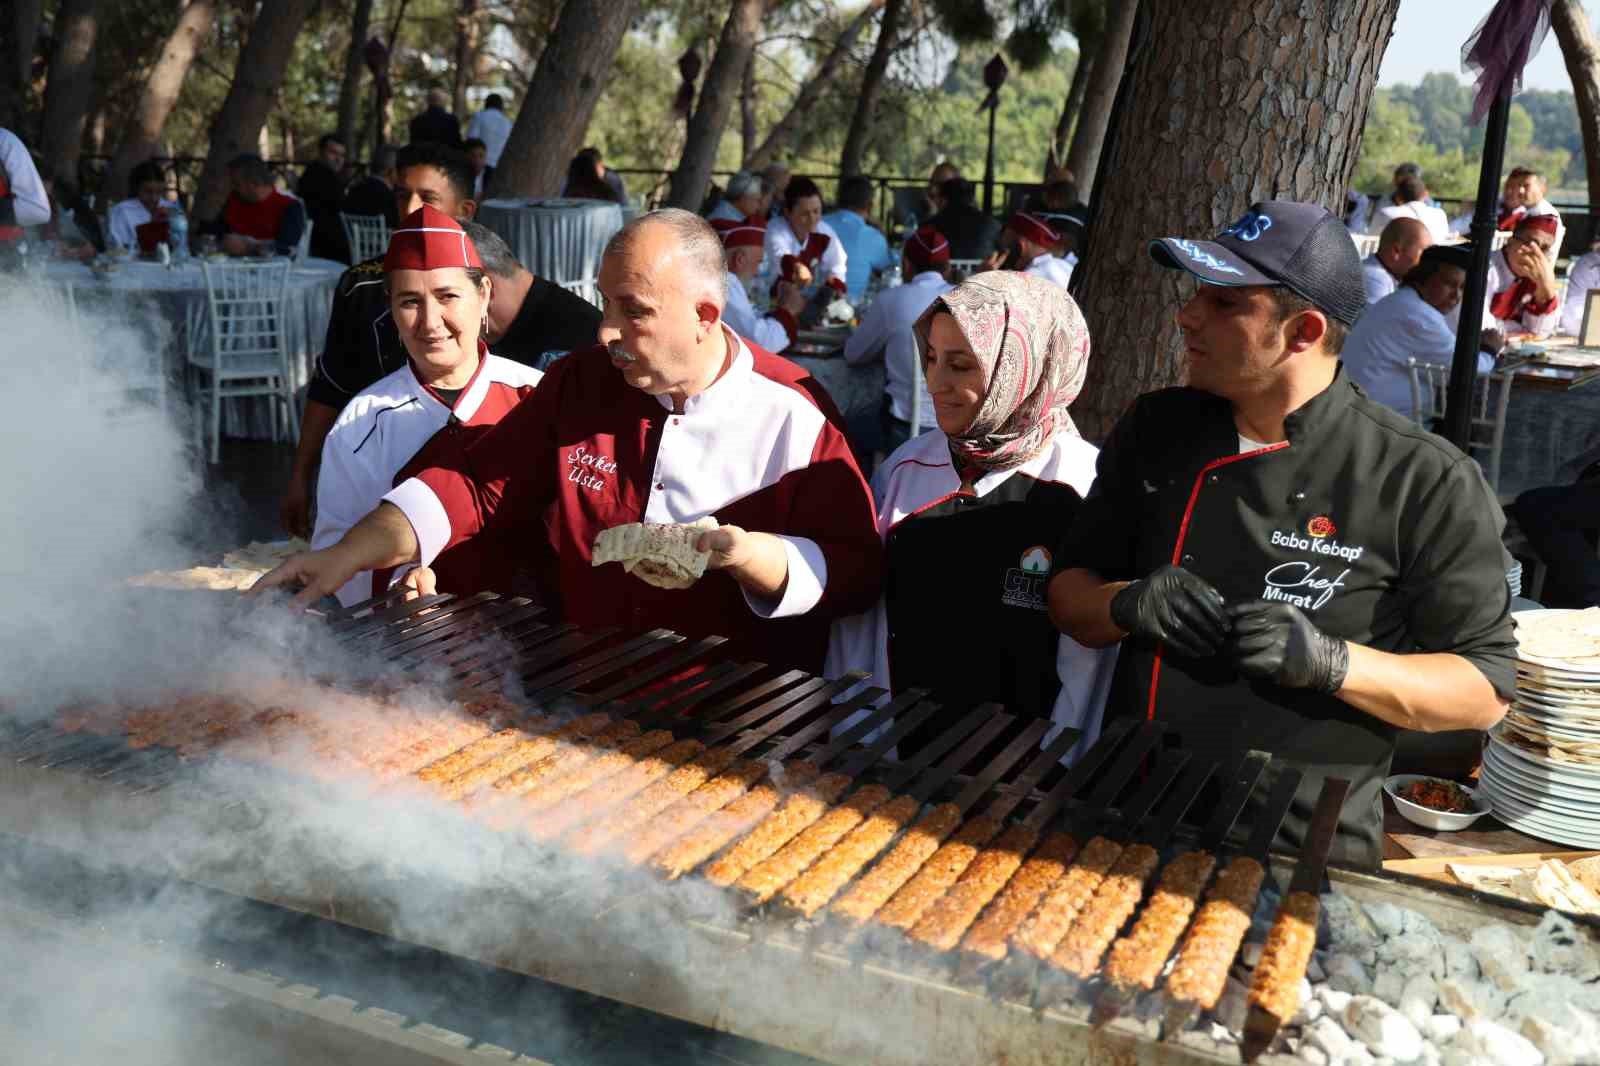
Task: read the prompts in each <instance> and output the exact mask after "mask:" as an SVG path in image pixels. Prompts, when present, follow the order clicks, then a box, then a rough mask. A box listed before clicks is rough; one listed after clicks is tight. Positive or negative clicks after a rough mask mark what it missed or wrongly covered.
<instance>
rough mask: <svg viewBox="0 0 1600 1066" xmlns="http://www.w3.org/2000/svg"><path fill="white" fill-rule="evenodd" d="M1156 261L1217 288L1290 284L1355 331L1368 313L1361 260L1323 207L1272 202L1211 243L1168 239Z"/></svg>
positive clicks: (1155, 246)
mask: <svg viewBox="0 0 1600 1066" xmlns="http://www.w3.org/2000/svg"><path fill="white" fill-rule="evenodd" d="M1150 257H1151V258H1152V259H1154V260H1155V261H1156V262H1157V263H1160V264H1161V265H1162V266H1164V267H1169V268H1172V269H1176V270H1187V271H1188V272H1189V273H1191V274H1193V275H1194V276H1195V277H1197V278H1199V279H1200V280H1201V281H1204V282H1208V283H1210V284H1212V285H1282V286H1283V287H1284V288H1286V289H1289V290H1290V291H1291V292H1294V293H1296V294H1297V295H1299V296H1302V297H1304V298H1305V299H1307V300H1309V301H1311V304H1312V306H1314V307H1315V308H1317V310H1319V311H1321V312H1323V313H1324V314H1326V315H1329V316H1331V317H1333V318H1335V319H1337V320H1338V321H1340V322H1343V323H1344V324H1345V325H1347V326H1351V325H1354V324H1355V321H1356V319H1358V318H1360V317H1361V312H1362V311H1364V310H1366V307H1367V296H1366V290H1365V289H1364V288H1363V286H1362V284H1361V257H1360V256H1358V255H1357V254H1356V245H1355V242H1354V241H1353V240H1351V239H1350V231H1349V230H1347V229H1346V228H1345V225H1344V223H1343V222H1341V221H1339V219H1338V218H1336V217H1335V216H1334V215H1332V214H1330V213H1329V212H1328V210H1327V209H1326V208H1324V207H1322V206H1321V205H1319V204H1302V203H1296V202H1295V201H1293V200H1265V201H1262V202H1261V203H1257V204H1251V205H1250V210H1249V211H1247V212H1246V213H1245V214H1244V216H1243V217H1242V218H1240V219H1239V220H1238V221H1237V222H1235V223H1233V224H1232V225H1231V226H1228V227H1227V228H1226V229H1224V230H1223V231H1222V232H1221V233H1219V234H1217V235H1216V236H1215V237H1213V238H1212V239H1211V240H1209V241H1197V240H1190V239H1188V238H1186V237H1162V238H1159V239H1157V240H1153V241H1151V242H1150Z"/></svg>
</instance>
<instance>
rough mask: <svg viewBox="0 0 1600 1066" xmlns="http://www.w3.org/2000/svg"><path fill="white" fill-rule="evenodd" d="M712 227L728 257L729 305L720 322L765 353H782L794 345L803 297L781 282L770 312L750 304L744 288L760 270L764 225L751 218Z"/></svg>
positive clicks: (719, 222) (723, 221)
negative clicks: (759, 347)
mask: <svg viewBox="0 0 1600 1066" xmlns="http://www.w3.org/2000/svg"><path fill="white" fill-rule="evenodd" d="M711 225H712V227H713V228H714V229H716V231H717V232H718V233H720V234H722V247H723V248H725V249H726V250H727V255H728V303H727V306H726V307H724V308H723V309H722V317H723V320H724V321H726V322H727V323H728V328H729V329H731V330H733V331H734V332H735V333H737V334H738V335H739V336H741V337H746V338H748V339H750V340H753V341H755V342H756V343H757V344H759V345H760V346H761V347H763V348H765V349H766V350H767V351H769V352H781V351H783V350H784V349H785V348H787V347H789V345H791V344H793V343H794V338H795V334H796V333H797V332H798V331H799V329H800V318H799V315H800V312H801V311H804V310H805V306H806V296H805V293H804V292H802V291H800V289H799V287H797V286H795V285H791V284H789V283H788V282H787V281H780V282H779V283H778V304H777V306H776V307H774V308H773V309H772V310H770V311H767V312H766V313H764V314H763V313H762V312H759V311H757V310H756V309H755V306H754V305H753V304H752V303H751V302H750V290H749V289H748V288H747V286H748V285H749V284H750V282H751V281H753V280H754V279H755V276H756V272H757V271H759V270H760V269H761V255H762V248H763V247H764V246H765V242H766V237H767V227H766V224H765V222H764V221H762V220H760V219H758V218H756V217H755V216H751V217H749V218H745V219H741V220H739V221H732V220H728V219H713V220H711Z"/></svg>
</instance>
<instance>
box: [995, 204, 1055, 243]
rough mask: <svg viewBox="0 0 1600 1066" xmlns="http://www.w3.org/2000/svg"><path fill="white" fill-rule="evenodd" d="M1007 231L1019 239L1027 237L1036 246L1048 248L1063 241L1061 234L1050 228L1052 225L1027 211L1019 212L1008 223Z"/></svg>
mask: <svg viewBox="0 0 1600 1066" xmlns="http://www.w3.org/2000/svg"><path fill="white" fill-rule="evenodd" d="M1006 229H1008V230H1010V231H1011V232H1012V233H1015V234H1016V235H1017V236H1019V237H1026V238H1028V240H1030V241H1032V242H1033V243H1034V244H1042V245H1044V246H1045V247H1046V248H1048V247H1050V246H1051V245H1053V244H1057V243H1059V242H1060V241H1061V234H1059V233H1057V232H1056V231H1055V230H1053V229H1051V228H1050V224H1049V223H1048V222H1046V221H1045V220H1044V219H1042V218H1040V217H1039V216H1038V215H1030V214H1028V213H1027V212H1026V211H1018V212H1017V213H1016V214H1014V215H1012V216H1011V220H1010V221H1009V222H1007V223H1006Z"/></svg>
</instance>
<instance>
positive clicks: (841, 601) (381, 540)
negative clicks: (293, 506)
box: [260, 209, 882, 670]
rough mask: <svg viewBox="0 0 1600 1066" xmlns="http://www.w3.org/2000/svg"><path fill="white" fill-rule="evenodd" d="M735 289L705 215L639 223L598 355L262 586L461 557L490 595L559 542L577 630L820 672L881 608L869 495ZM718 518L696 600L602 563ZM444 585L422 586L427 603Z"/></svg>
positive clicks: (330, 580) (616, 255)
mask: <svg viewBox="0 0 1600 1066" xmlns="http://www.w3.org/2000/svg"><path fill="white" fill-rule="evenodd" d="M726 278H727V270H726V266H725V263H724V259H723V249H722V242H721V241H720V240H718V239H717V234H716V231H715V230H713V229H712V228H711V226H710V225H709V224H707V223H706V221H705V220H704V219H702V218H700V217H699V216H698V215H695V214H693V213H691V212H688V211H681V210H676V209H667V210H662V211H655V212H651V213H650V214H647V215H643V216H641V217H639V218H636V219H634V220H632V221H630V222H628V223H627V224H626V225H624V226H623V227H622V229H621V230H619V231H618V232H617V233H616V234H615V235H614V236H613V237H612V238H611V240H610V242H609V243H608V244H607V246H606V252H605V255H604V257H603V259H602V262H601V267H600V291H601V292H602V293H603V294H604V296H605V301H606V317H605V322H604V325H603V326H602V328H601V331H600V340H601V343H600V344H599V345H596V346H595V347H593V348H590V349H588V350H586V351H583V352H574V353H573V354H571V355H569V356H568V357H567V358H565V359H561V360H558V361H557V362H556V363H554V364H553V365H552V366H551V367H550V369H549V371H548V372H547V373H546V374H545V377H544V379H543V381H541V382H540V384H539V387H538V388H537V389H536V390H535V391H534V393H533V395H532V396H531V397H529V399H528V400H527V402H525V403H522V404H520V405H518V407H517V408H516V409H515V410H513V411H512V412H511V413H510V414H509V415H507V416H506V417H505V418H504V419H503V420H502V421H501V422H500V424H499V425H497V426H495V427H494V428H493V429H492V430H490V431H489V432H488V433H487V434H485V435H484V436H483V437H482V438H480V439H479V440H477V441H476V442H475V443H474V444H473V445H472V446H471V447H470V448H468V449H467V450H466V452H465V454H464V455H463V456H461V457H460V458H459V460H458V461H454V462H452V463H451V464H450V465H446V466H440V467H434V468H432V469H428V470H425V471H423V472H422V473H421V474H419V475H418V476H417V477H415V478H412V479H411V480H409V481H406V482H405V483H403V484H401V485H400V486H399V487H398V488H396V489H395V490H394V491H392V492H390V493H389V494H388V495H387V496H386V497H385V498H384V503H383V504H381V505H380V506H379V507H378V508H377V509H376V510H375V511H373V512H372V514H370V515H368V516H367V517H366V518H363V519H362V520H361V521H360V522H358V523H357V524H356V525H355V526H354V527H353V528H352V529H351V530H350V531H349V532H348V533H346V534H345V535H344V537H343V538H342V539H341V540H340V541H339V542H338V543H337V544H335V545H333V546H332V547H329V548H324V549H322V550H321V551H316V552H311V553H308V554H303V555H297V556H295V557H294V558H292V559H290V560H289V561H287V562H286V563H284V565H282V566H280V567H278V568H277V569H276V570H274V571H273V572H272V573H270V574H268V575H267V576H266V577H264V578H262V580H261V582H260V585H261V586H262V587H271V586H274V585H285V584H291V583H299V584H301V585H303V586H304V587H303V589H302V591H301V593H300V595H299V597H298V602H301V603H310V602H313V601H315V600H316V599H318V598H319V597H321V596H324V595H327V594H329V593H331V592H333V591H334V590H336V589H338V588H340V587H342V586H343V585H344V584H345V582H347V581H349V580H350V579H351V578H352V577H354V576H355V575H356V574H357V573H359V572H360V571H362V570H374V569H378V568H380V567H385V566H401V565H404V564H406V563H421V564H422V566H423V567H424V568H426V567H428V566H429V565H430V564H432V562H433V561H434V560H435V559H436V558H438V556H439V554H440V553H441V552H443V551H446V550H449V549H460V550H464V551H465V552H466V553H467V554H468V555H469V556H471V557H473V558H472V560H471V561H472V562H474V563H476V564H477V566H478V567H479V569H478V573H477V580H478V582H479V584H477V586H476V587H478V588H493V587H504V582H503V580H502V577H503V575H502V573H501V571H503V570H505V569H506V568H508V567H511V566H514V565H515V564H516V563H517V561H518V556H519V555H520V554H522V553H523V552H524V551H525V549H524V548H523V547H519V546H520V545H527V544H530V543H536V542H538V541H540V540H545V542H546V543H553V546H554V547H555V549H556V552H557V555H558V557H559V559H560V589H561V600H562V603H563V606H564V610H565V618H564V620H565V621H566V622H569V623H573V624H576V625H580V626H589V627H595V626H621V627H625V628H627V629H628V630H631V631H638V630H645V629H650V628H652V627H654V626H667V627H670V628H672V629H673V630H676V631H677V632H679V633H682V634H684V635H686V636H689V637H700V636H705V635H708V634H713V633H717V634H724V635H728V636H732V637H734V638H735V644H736V650H737V653H738V654H740V655H745V654H751V655H755V656H756V657H757V658H758V659H760V660H761V661H763V662H767V663H771V664H774V665H780V664H781V665H784V666H796V667H800V668H802V669H811V670H815V669H818V668H820V667H821V665H822V657H823V653H824V651H825V649H826V645H827V634H828V625H829V623H831V621H832V620H833V619H834V618H835V617H837V616H839V615H843V614H854V613H857V612H860V611H862V610H864V609H866V608H867V607H868V606H869V605H870V604H871V603H872V600H873V598H874V597H875V596H876V595H877V591H878V582H879V576H880V569H879V562H880V559H881V555H882V551H881V545H880V543H879V540H878V535H877V531H876V529H875V527H874V522H873V509H872V497H871V494H870V492H869V491H868V490H867V486H866V483H865V482H864V481H863V480H862V479H861V473H860V471H859V470H858V469H857V468H856V465H855V461H854V460H853V459H852V458H851V457H850V449H849V446H848V445H847V444H846V443H845V439H844V434H843V433H842V432H841V431H840V430H839V428H838V427H837V426H836V425H834V424H833V423H832V422H831V421H829V419H828V416H827V415H826V414H825V413H824V410H823V408H821V407H819V406H818V404H817V401H816V400H815V399H814V398H813V395H812V392H811V391H810V389H811V385H812V384H813V383H812V382H811V381H810V378H809V376H808V375H807V374H806V373H805V372H804V371H802V370H801V369H800V368H798V367H796V366H795V365H794V364H792V363H790V362H788V361H787V360H784V359H780V358H778V357H776V356H773V355H771V354H769V353H768V352H766V351H764V350H762V349H759V348H753V347H752V346H751V345H750V344H749V343H747V342H745V341H743V340H741V339H740V338H739V337H738V336H737V335H735V334H734V333H733V332H732V331H731V330H729V329H728V328H727V326H726V325H725V324H724V323H723V321H722V309H723V306H724V300H725V292H724V286H725V281H726ZM819 501H823V502H822V503H820V504H819ZM710 516H715V520H716V521H717V522H719V523H721V525H720V526H719V527H718V528H716V529H714V530H709V531H707V532H705V533H703V534H701V535H700V537H699V538H698V540H697V541H696V546H697V547H698V549H699V550H700V551H703V552H708V553H709V554H710V561H709V568H708V570H707V573H706V574H705V576H704V577H702V578H701V579H700V580H699V581H697V582H696V583H695V584H694V585H693V586H691V587H690V588H687V589H661V588H656V587H654V586H652V585H649V584H646V583H645V582H643V581H641V580H639V579H638V578H636V577H634V576H632V575H630V574H628V573H627V572H625V571H624V570H623V568H622V567H621V566H618V565H610V564H608V565H605V566H599V567H596V566H591V565H590V557H591V554H592V552H593V548H594V542H595V538H596V536H598V535H599V533H600V532H601V531H602V530H605V529H609V528H611V527H613V526H617V525H621V524H624V523H628V522H637V521H640V520H641V519H643V520H644V521H648V522H667V523H688V522H694V521H696V520H698V519H700V518H705V517H710ZM546 538H549V539H546ZM431 577H432V575H431V574H430V573H423V572H419V573H417V574H415V575H413V576H411V577H409V578H408V581H410V582H412V583H413V587H415V588H418V589H422V590H425V589H427V588H429V587H430V585H431ZM451 591H460V592H464V591H469V588H468V586H465V585H463V586H461V587H458V588H454V589H451Z"/></svg>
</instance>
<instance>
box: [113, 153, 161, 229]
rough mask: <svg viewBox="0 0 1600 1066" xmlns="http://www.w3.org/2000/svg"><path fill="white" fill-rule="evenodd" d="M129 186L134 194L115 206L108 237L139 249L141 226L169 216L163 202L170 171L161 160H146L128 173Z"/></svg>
mask: <svg viewBox="0 0 1600 1066" xmlns="http://www.w3.org/2000/svg"><path fill="white" fill-rule="evenodd" d="M128 186H129V188H131V189H132V190H133V195H132V196H130V197H129V198H128V199H126V200H123V201H121V202H120V203H117V204H114V205H113V206H112V208H111V217H110V227H109V228H110V233H109V234H107V239H108V240H110V242H111V243H112V244H113V245H115V246H117V247H119V248H127V249H129V250H130V251H135V252H136V251H138V250H139V227H140V226H143V225H145V224H146V223H148V222H159V221H161V220H162V219H164V218H166V217H167V209H166V206H165V205H164V204H163V203H162V197H163V194H164V193H165V192H166V191H167V175H166V174H165V173H164V172H163V171H162V169H161V165H160V164H159V163H157V162H155V161H154V160H146V161H145V162H143V163H140V164H139V165H138V166H136V167H134V168H133V170H132V172H131V173H129V175H128Z"/></svg>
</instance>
